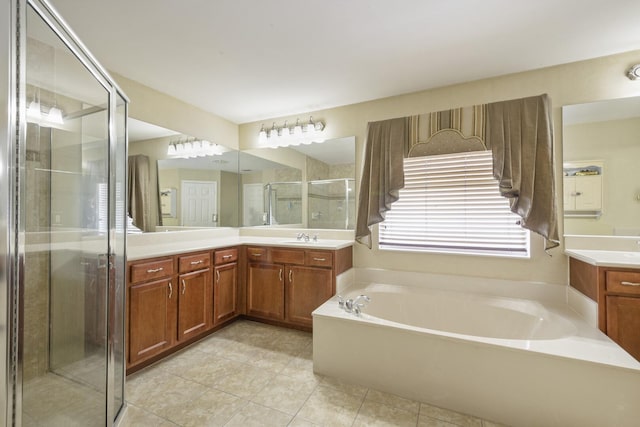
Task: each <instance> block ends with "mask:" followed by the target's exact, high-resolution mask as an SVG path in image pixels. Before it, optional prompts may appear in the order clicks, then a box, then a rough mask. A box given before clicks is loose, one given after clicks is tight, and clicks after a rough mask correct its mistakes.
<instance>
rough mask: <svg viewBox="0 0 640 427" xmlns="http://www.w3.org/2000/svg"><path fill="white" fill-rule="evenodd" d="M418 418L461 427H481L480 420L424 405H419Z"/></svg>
mask: <svg viewBox="0 0 640 427" xmlns="http://www.w3.org/2000/svg"><path fill="white" fill-rule="evenodd" d="M420 416H421V417H422V416H425V417H430V418H435V419H438V420H441V421H446V422H448V423H452V424H455V425H458V426H462V427H482V420H481V419H480V418H476V417H473V416H471V415H467V414H461V413H459V412H454V411H450V410H448V409H444V408H439V407H437V406H432V405H428V404H426V403H422V404H420Z"/></svg>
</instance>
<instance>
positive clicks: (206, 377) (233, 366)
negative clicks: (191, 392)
mask: <svg viewBox="0 0 640 427" xmlns="http://www.w3.org/2000/svg"><path fill="white" fill-rule="evenodd" d="M245 367H246V365H245V364H244V363H240V362H235V361H233V360H229V359H225V358H223V357H220V356H217V355H213V354H211V355H209V360H208V361H207V362H206V363H204V364H199V365H194V366H190V367H189V368H185V369H183V370H182V371H180V372H177V375H179V376H181V377H182V378H186V379H188V380H191V381H195V382H197V383H200V384H203V385H206V386H208V387H213V384H214V383H215V382H216V380H218V379H220V378H222V377H224V376H226V375H229V374H232V373H234V372H238V371H240V370H242V369H244V368H245Z"/></svg>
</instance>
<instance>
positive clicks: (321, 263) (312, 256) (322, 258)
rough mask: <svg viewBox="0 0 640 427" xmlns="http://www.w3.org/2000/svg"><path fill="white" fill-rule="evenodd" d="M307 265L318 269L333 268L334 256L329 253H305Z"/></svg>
mask: <svg viewBox="0 0 640 427" xmlns="http://www.w3.org/2000/svg"><path fill="white" fill-rule="evenodd" d="M304 256H305V264H306V265H313V266H316V267H331V266H332V265H333V254H332V253H331V252H329V251H305V254H304Z"/></svg>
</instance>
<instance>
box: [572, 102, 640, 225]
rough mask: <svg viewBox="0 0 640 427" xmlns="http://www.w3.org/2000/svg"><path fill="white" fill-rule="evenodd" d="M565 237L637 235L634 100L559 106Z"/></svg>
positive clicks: (639, 137) (639, 193)
mask: <svg viewBox="0 0 640 427" xmlns="http://www.w3.org/2000/svg"><path fill="white" fill-rule="evenodd" d="M562 119H563V132H562V141H563V171H564V177H563V186H564V212H565V214H564V233H565V235H608V236H638V235H640V175H639V174H638V161H639V160H640V97H634V98H622V99H614V100H607V101H601V102H594V103H589V104H578V105H569V106H565V107H563V109H562Z"/></svg>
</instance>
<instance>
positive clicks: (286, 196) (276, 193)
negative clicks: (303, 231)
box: [264, 182, 302, 225]
mask: <svg viewBox="0 0 640 427" xmlns="http://www.w3.org/2000/svg"><path fill="white" fill-rule="evenodd" d="M264 206H265V209H266V221H265V224H267V225H284V224H287V225H297V224H302V183H301V182H270V183H268V184H265V186H264Z"/></svg>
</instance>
